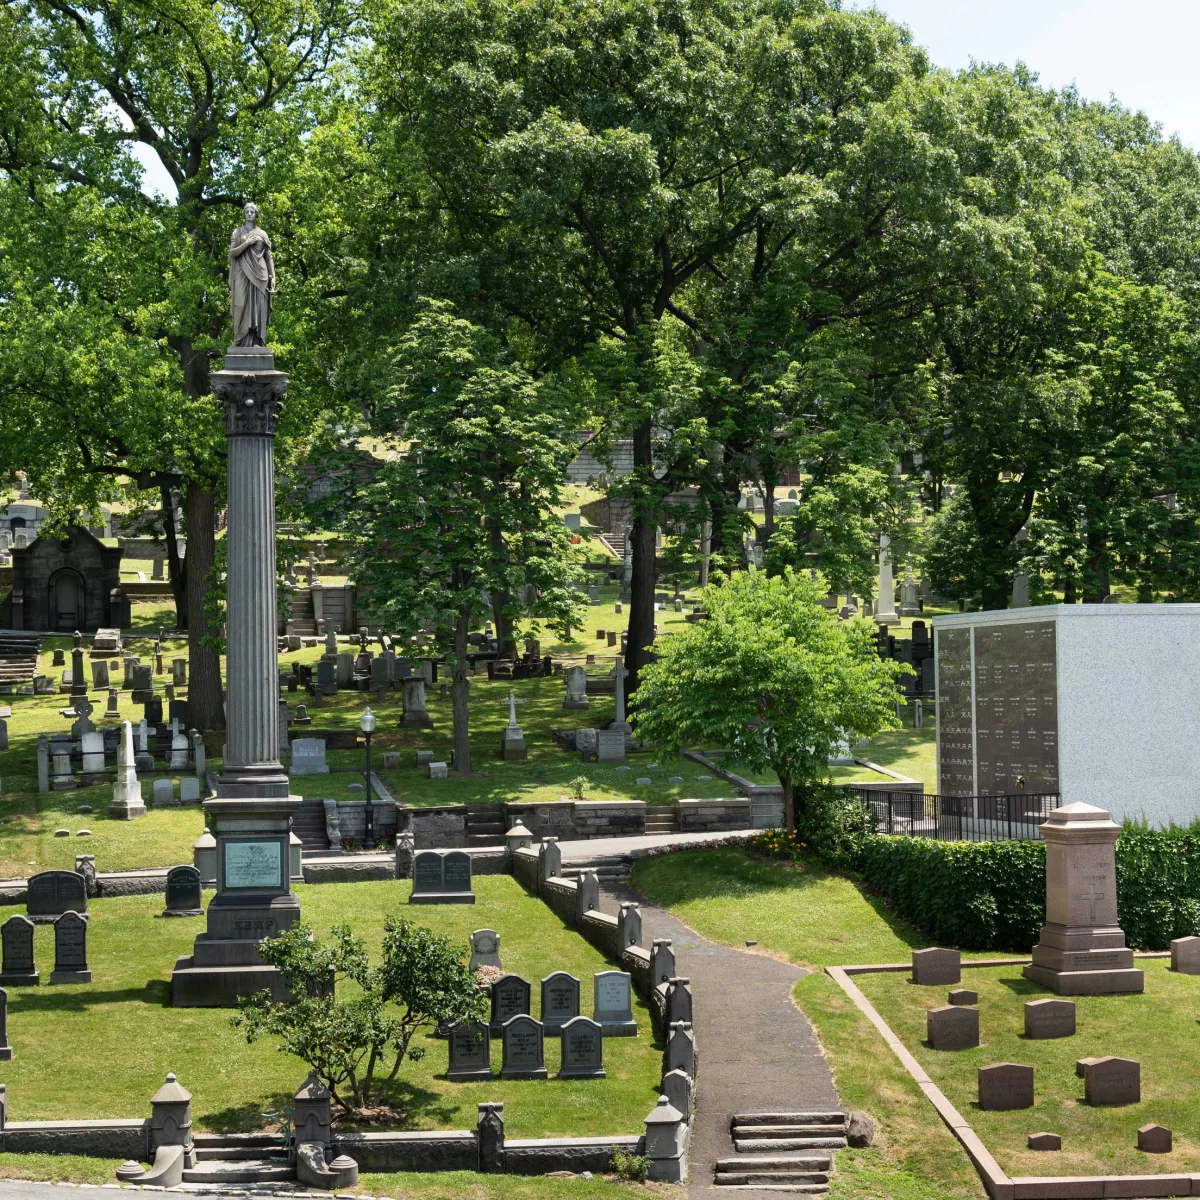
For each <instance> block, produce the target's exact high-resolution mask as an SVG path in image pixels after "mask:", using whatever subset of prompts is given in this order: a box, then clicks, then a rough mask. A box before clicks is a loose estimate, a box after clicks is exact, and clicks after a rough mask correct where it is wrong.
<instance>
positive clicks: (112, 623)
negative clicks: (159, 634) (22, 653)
mask: <svg viewBox="0 0 1200 1200" xmlns="http://www.w3.org/2000/svg"><path fill="white" fill-rule="evenodd" d="M128 624H129V608H128V602H127V601H126V600H125V599H124V596H123V595H122V592H121V550H120V549H119V548H118V547H110V546H106V545H104V543H103V542H101V541H100V540H99V539H98V538H96V537H94V536H93V535H92V534H90V533H89V532H88V531H87V530H86V529H83V528H82V527H81V526H78V525H70V526H68V527H67V530H66V534H65V536H64V537H63V538H56V537H50V536H44V537H39V538H37V540H36V541H34V542H32V543H30V544H29V545H28V546H25V547H18V546H15V545H14V546H13V549H12V590H11V591H10V592H9V594H8V597H7V598H6V599H5V601H4V604H3V608H2V609H0V627H3V628H6V629H30V630H37V631H39V632H44V631H49V632H56V631H57V632H62V633H70V632H73V631H74V630H76V629H78V630H81V631H84V632H92V631H94V630H97V629H101V628H117V629H120V628H123V627H125V626H127V625H128Z"/></svg>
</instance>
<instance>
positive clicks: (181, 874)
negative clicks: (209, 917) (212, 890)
mask: <svg viewBox="0 0 1200 1200" xmlns="http://www.w3.org/2000/svg"><path fill="white" fill-rule="evenodd" d="M162 915H163V916H164V917H202V916H204V901H203V899H202V898H201V895H200V872H199V871H198V870H196V868H195V867H187V866H184V867H172V868H171V869H170V870H169V871H168V872H167V907H166V908H164V909H163V914H162Z"/></svg>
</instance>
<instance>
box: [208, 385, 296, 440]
mask: <svg viewBox="0 0 1200 1200" xmlns="http://www.w3.org/2000/svg"><path fill="white" fill-rule="evenodd" d="M209 381H210V383H211V384H212V390H213V394H214V395H215V396H216V398H217V400H218V401H219V402H220V404H221V407H222V409H223V410H224V413H225V436H226V437H231V438H232V437H274V436H275V426H276V424H277V422H278V420H279V414H280V413H281V412H282V411H283V401H284V398H285V397H286V396H287V384H288V377H287V375H286V374H285V373H284V372H283V371H256V372H254V373H252V374H251V373H244V372H241V371H214V372H213V374H212V375H211V376H209Z"/></svg>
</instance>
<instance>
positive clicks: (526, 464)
mask: <svg viewBox="0 0 1200 1200" xmlns="http://www.w3.org/2000/svg"><path fill="white" fill-rule="evenodd" d="M393 379H394V382H393V384H392V386H391V387H390V388H389V389H388V390H387V392H386V393H384V394H383V395H381V396H378V397H377V398H376V400H375V403H374V404H373V406H372V434H373V436H374V437H375V438H376V439H377V441H378V443H379V448H380V450H381V451H382V452H383V453H384V455H385V461H378V460H376V461H374V462H373V463H371V464H370V465H369V466H367V467H363V466H362V464H361V462H360V460H359V456H358V454H357V451H356V452H354V453H353V454H352V455H351V456H350V457H349V458H346V457H345V456H342V457H341V458H340V459H339V457H338V456H337V454H336V453H334V454H333V455H332V456H331V462H333V463H334V464H335V469H336V470H338V471H339V474H338V479H339V481H340V486H339V487H338V488H336V489H335V491H334V492H333V493H332V497H333V499H332V503H330V504H328V505H326V506H325V507H324V509H323V511H324V512H325V513H326V514H327V517H326V519H327V521H328V522H329V523H330V524H332V523H333V522H335V521H336V522H339V523H340V525H341V527H342V530H343V544H344V547H345V555H346V557H345V561H346V563H347V565H348V567H349V568H350V570H351V571H352V572H353V573H354V577H355V579H356V580H357V581H358V584H359V586H360V588H362V589H363V595H364V602H365V603H366V604H367V605H369V606H370V609H371V611H372V612H373V614H374V615H375V617H376V619H377V620H379V621H381V622H383V623H385V624H386V625H388V626H389V627H390V628H392V629H394V630H396V631H397V632H399V633H402V634H404V635H406V636H416V635H422V636H424V637H426V638H428V639H430V640H431V641H432V642H433V643H434V645H435V646H436V647H437V648H438V649H440V650H441V651H443V652H444V653H445V654H446V656H447V659H446V661H447V666H448V667H449V671H450V677H451V688H450V694H451V700H452V705H453V713H454V767H455V770H456V771H458V772H460V773H463V774H468V773H470V771H471V744H470V736H469V732H470V730H469V710H468V693H469V689H470V680H469V677H468V664H467V653H468V640H467V639H468V635H469V634H470V632H471V630H472V629H474V628H476V627H477V626H478V625H479V624H481V623H482V620H483V619H484V618H485V617H486V616H487V615H489V614H490V612H491V611H492V600H493V597H504V598H505V603H504V606H503V608H504V615H505V616H506V617H507V618H508V619H509V620H510V621H512V620H514V619H516V618H517V617H518V616H525V617H527V618H529V619H531V620H533V621H537V622H541V621H544V622H546V623H547V624H548V625H549V627H550V628H553V629H556V630H560V631H562V632H563V633H565V631H566V627H567V626H568V625H570V624H571V623H572V621H573V620H574V619H575V617H576V614H577V613H578V603H579V601H578V593H577V591H576V590H575V588H574V587H573V585H574V584H575V583H576V582H577V581H578V580H579V579H581V578H582V573H581V570H580V568H579V566H578V564H577V562H576V560H575V557H574V556H573V555H572V552H571V549H570V533H569V531H568V530H567V528H566V526H565V525H564V524H563V523H562V521H561V520H560V519H559V518H558V517H557V516H556V515H555V508H556V506H557V504H558V497H559V493H560V490H561V487H562V484H563V480H564V478H565V470H566V464H567V462H568V461H569V460H570V456H571V454H572V453H573V450H574V447H573V446H571V445H568V444H567V443H566V442H564V441H563V440H562V437H561V433H562V429H561V415H560V414H561V412H562V410H563V403H562V398H561V397H560V396H559V395H557V394H556V393H555V392H554V390H553V389H552V388H551V387H550V386H548V385H547V384H544V383H539V382H538V381H535V380H534V379H533V378H531V377H530V375H529V373H528V372H527V371H526V370H525V369H524V368H523V367H522V366H521V365H520V363H519V362H513V361H512V360H511V358H509V357H507V356H505V355H504V354H503V353H502V349H501V347H500V345H499V344H498V342H497V340H496V339H495V338H494V337H492V336H491V335H490V334H489V333H488V332H487V331H486V330H484V329H481V328H480V327H478V326H476V325H473V324H471V323H470V322H469V321H465V320H463V319H462V318H461V317H457V316H455V314H454V311H453V307H452V306H451V305H450V304H449V303H448V302H444V301H439V302H430V303H428V304H426V305H425V306H424V307H423V309H422V310H421V313H420V315H419V316H418V318H417V320H416V321H415V322H414V323H413V325H412V326H411V327H410V328H409V330H408V331H407V333H406V334H405V335H404V336H403V338H401V340H400V343H399V346H398V347H397V349H396V354H395V360H394V375H393ZM339 461H340V462H341V463H342V464H343V467H342V468H338V467H337V466H336V464H337V463H338V462H339ZM343 468H344V469H343ZM576 623H577V622H576Z"/></svg>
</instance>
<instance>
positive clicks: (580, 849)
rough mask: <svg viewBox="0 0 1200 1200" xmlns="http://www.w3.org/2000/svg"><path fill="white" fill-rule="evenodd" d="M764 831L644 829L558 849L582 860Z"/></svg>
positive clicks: (567, 859)
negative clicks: (641, 831) (664, 830)
mask: <svg viewBox="0 0 1200 1200" xmlns="http://www.w3.org/2000/svg"><path fill="white" fill-rule="evenodd" d="M760 832H761V830H758V829H738V830H733V831H731V830H728V829H727V830H725V831H723V832H722V831H717V832H715V833H643V834H639V835H635V836H633V837H608V838H581V839H579V840H578V841H571V842H559V843H558V849H559V852H560V853H561V854H562V858H563V862H569V863H579V862H584V861H586V860H587V859H589V858H608V857H610V856H612V855H615V854H632V855H633V856H634V857H635V858H636V857H637V856H638V852H639V851H645V850H653V849H655V847H657V846H685V845H698V844H702V843H704V842H719V841H720V840H721V839H722V838H748V837H751V836H752V835H753V834H756V833H760Z"/></svg>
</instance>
